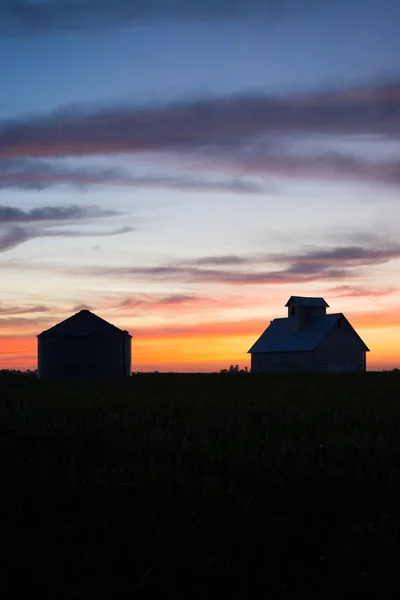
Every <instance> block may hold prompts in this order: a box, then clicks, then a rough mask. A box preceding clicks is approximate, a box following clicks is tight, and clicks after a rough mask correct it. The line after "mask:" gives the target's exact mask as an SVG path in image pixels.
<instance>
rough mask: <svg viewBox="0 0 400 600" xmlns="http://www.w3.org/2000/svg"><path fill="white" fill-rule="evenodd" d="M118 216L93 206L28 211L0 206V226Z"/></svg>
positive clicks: (69, 206)
mask: <svg viewBox="0 0 400 600" xmlns="http://www.w3.org/2000/svg"><path fill="white" fill-rule="evenodd" d="M118 214H119V213H118V212H116V211H113V210H108V209H107V210H105V209H102V208H100V207H98V206H93V205H87V206H85V205H83V206H79V205H76V204H71V205H67V206H43V207H39V208H32V209H30V210H23V209H21V208H17V207H14V206H4V205H0V224H1V223H45V222H49V221H50V222H52V223H56V222H60V221H81V220H86V219H93V218H98V217H112V216H115V215H118Z"/></svg>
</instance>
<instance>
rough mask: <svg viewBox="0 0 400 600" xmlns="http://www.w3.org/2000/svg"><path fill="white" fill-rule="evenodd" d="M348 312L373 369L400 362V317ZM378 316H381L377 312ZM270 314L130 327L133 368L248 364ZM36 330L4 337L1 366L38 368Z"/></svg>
mask: <svg viewBox="0 0 400 600" xmlns="http://www.w3.org/2000/svg"><path fill="white" fill-rule="evenodd" d="M379 314H380V315H381V317H382V321H381V322H378V320H377V319H375V315H374V314H373V313H364V314H360V315H358V316H356V315H353V316H352V317H349V321H350V322H351V323H352V324H353V325H354V326H355V327H356V330H357V333H358V334H359V335H360V336H361V338H362V339H363V340H364V341H365V343H366V344H367V346H368V347H369V349H370V352H369V353H368V354H367V368H368V369H369V370H381V369H393V368H396V367H400V342H399V340H400V322H399V321H400V320H399V319H398V318H397V321H396V316H395V314H394V311H393V314H387V313H383V314H381V313H379ZM376 316H378V315H376ZM268 324H269V320H268V319H250V320H247V321H236V322H232V321H221V322H209V323H202V324H198V325H192V326H189V325H171V326H169V327H165V326H158V327H155V326H151V327H147V328H146V327H142V328H132V329H131V333H132V334H133V339H132V370H133V371H155V370H158V371H182V372H190V371H192V372H193V371H195V372H202V371H205V372H207V371H219V370H220V369H224V368H228V367H229V365H230V364H239V365H240V366H241V367H242V368H243V367H245V366H248V367H249V363H250V356H249V355H248V354H247V351H248V350H249V348H250V347H251V346H252V344H253V343H254V342H255V341H256V339H257V338H258V337H259V335H261V333H262V332H263V331H264V330H265V329H266V327H267V326H268ZM36 356H37V339H36V335H31V336H29V335H25V336H24V335H18V334H17V332H15V334H14V335H13V334H9V335H6V336H0V368H14V369H22V370H23V369H27V368H29V369H36V365H37V358H36Z"/></svg>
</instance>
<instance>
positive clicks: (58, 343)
mask: <svg viewBox="0 0 400 600" xmlns="http://www.w3.org/2000/svg"><path fill="white" fill-rule="evenodd" d="M37 338H38V377H39V378H40V379H55V378H62V377H129V376H130V374H131V339H132V336H131V335H130V334H129V333H128V332H127V331H122V330H121V329H118V327H115V326H114V325H111V323H108V322H107V321H105V320H104V319H101V318H100V317H98V316H97V315H95V314H94V313H92V312H91V311H89V310H81V311H80V312H78V313H76V314H75V315H72V316H71V317H69V318H68V319H66V320H65V321H62V322H61V323H58V324H57V325H54V327H51V328H50V329H47V330H46V331H43V332H42V333H40V334H39V335H38V336H37Z"/></svg>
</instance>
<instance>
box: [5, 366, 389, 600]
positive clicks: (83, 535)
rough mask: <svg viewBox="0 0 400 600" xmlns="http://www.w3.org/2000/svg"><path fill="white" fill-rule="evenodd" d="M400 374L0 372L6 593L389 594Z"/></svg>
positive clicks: (41, 595)
mask: <svg viewBox="0 0 400 600" xmlns="http://www.w3.org/2000/svg"><path fill="white" fill-rule="evenodd" d="M399 391H400V376H399V375H397V374H390V373H388V374H383V373H367V374H357V375H335V376H329V375H321V376H315V375H293V376H283V375H279V376H271V375H269V376H262V375H259V376H258V375H225V376H221V375H209V376H208V375H137V376H134V377H132V378H130V379H127V380H125V381H106V382H100V381H86V382H59V381H58V382H57V381H55V382H46V381H38V380H36V379H35V378H33V377H32V378H31V377H15V376H14V377H13V376H7V377H6V376H2V377H0V433H1V455H0V456H1V458H0V460H1V498H2V505H3V508H2V511H1V552H2V558H1V565H2V569H3V575H2V579H1V581H2V588H4V587H5V586H6V584H7V582H8V584H9V585H10V586H11V589H12V593H13V594H15V597H16V596H17V595H18V594H20V593H25V594H26V596H25V597H28V598H32V597H38V598H47V597H49V598H50V597H51V598H89V597H92V596H93V597H99V596H102V597H109V598H123V597H134V598H162V597H164V596H166V597H168V596H171V597H175V598H176V597H185V598H197V597H202V598H204V597H205V596H206V595H208V596H211V597H221V598H223V597H227V598H230V599H233V598H243V599H244V598H268V597H270V598H300V597H301V596H302V594H304V595H307V597H313V598H321V599H327V598H341V597H343V595H344V594H346V595H347V594H349V595H353V597H354V598H358V597H360V598H361V597H362V598H365V597H380V598H389V597H393V596H392V594H394V593H395V592H397V593H399V594H400V574H399V566H400V536H399V534H400V479H399V474H400V398H399V396H400V394H399Z"/></svg>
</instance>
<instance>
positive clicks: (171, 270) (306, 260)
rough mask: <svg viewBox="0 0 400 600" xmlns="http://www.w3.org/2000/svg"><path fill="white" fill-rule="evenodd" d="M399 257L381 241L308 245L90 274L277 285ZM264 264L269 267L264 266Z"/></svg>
mask: <svg viewBox="0 0 400 600" xmlns="http://www.w3.org/2000/svg"><path fill="white" fill-rule="evenodd" d="M396 259H400V245H397V244H390V243H386V244H385V243H381V244H380V245H379V247H374V246H370V247H365V246H356V245H354V246H338V247H331V248H306V249H304V250H300V251H298V252H296V253H291V254H285V253H281V254H279V253H265V254H260V253H259V254H250V255H244V256H240V255H237V256H235V255H228V256H224V255H222V256H212V257H211V256H206V257H204V258H198V259H195V260H193V261H182V262H180V263H171V264H167V265H158V266H140V267H138V266H132V267H107V268H102V267H100V268H97V269H93V270H91V274H92V275H107V276H118V277H121V276H132V277H136V278H140V279H143V278H144V279H149V278H151V279H157V280H161V281H168V280H171V281H183V282H201V283H225V284H240V285H259V284H265V285H275V284H293V283H311V282H314V281H324V280H325V281H329V280H332V281H334V280H341V279H348V278H356V277H358V276H359V275H360V274H361V272H362V268H363V267H366V266H372V265H382V264H385V263H389V262H390V261H392V260H396ZM260 265H261V266H264V268H263V269H260ZM243 267H246V269H244V268H243ZM265 267H267V268H265ZM274 267H275V268H274ZM279 267H280V268H279Z"/></svg>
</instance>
